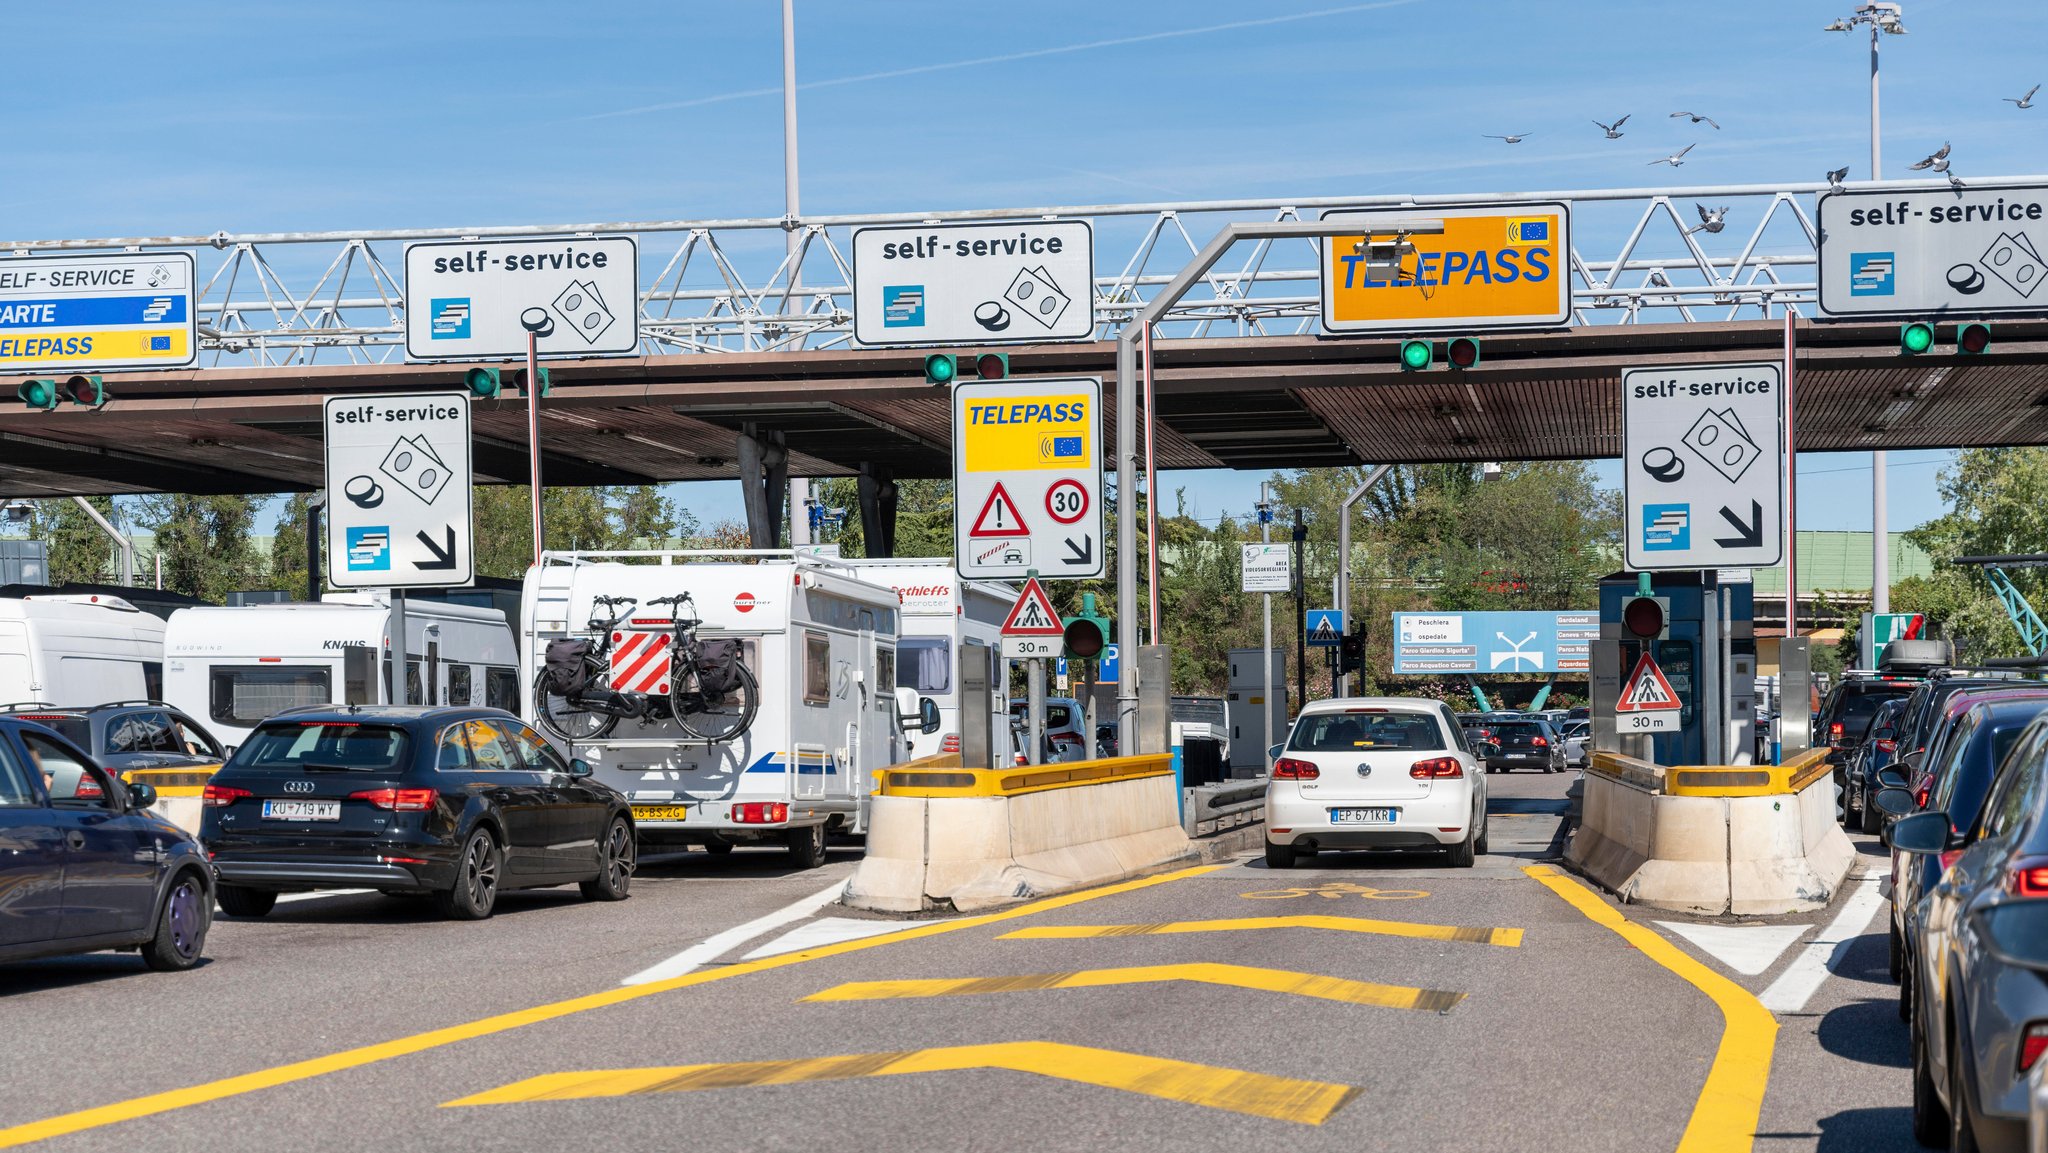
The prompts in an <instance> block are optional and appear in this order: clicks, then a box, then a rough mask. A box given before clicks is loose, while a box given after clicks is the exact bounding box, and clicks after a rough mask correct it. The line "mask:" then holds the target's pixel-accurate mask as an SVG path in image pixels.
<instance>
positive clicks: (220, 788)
mask: <svg viewBox="0 0 2048 1153" xmlns="http://www.w3.org/2000/svg"><path fill="white" fill-rule="evenodd" d="M255 795H256V794H254V793H252V792H250V791H249V790H247V789H238V788H236V787H234V786H233V785H208V786H206V792H205V793H204V794H203V795H202V796H201V798H200V803H201V804H203V805H205V806H206V807H207V808H209V809H218V808H221V807H222V806H224V805H232V804H234V803H235V802H236V801H245V800H248V799H249V798H250V797H253V796H255Z"/></svg>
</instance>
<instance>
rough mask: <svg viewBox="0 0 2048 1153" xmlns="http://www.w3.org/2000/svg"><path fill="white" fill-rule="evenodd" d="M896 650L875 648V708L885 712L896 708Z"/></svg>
mask: <svg viewBox="0 0 2048 1153" xmlns="http://www.w3.org/2000/svg"><path fill="white" fill-rule="evenodd" d="M895 697H896V650H895V649H893V648H891V647H889V646H888V645H876V646H875V707H876V708H878V709H880V710H882V711H883V712H887V711H889V710H890V709H893V708H895V707H896V700H895Z"/></svg>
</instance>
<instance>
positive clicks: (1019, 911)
mask: <svg viewBox="0 0 2048 1153" xmlns="http://www.w3.org/2000/svg"><path fill="white" fill-rule="evenodd" d="M1226 867H1227V866H1224V865H1201V866H1197V867H1195V868H1192V869H1181V870H1179V871H1177V872H1172V873H1162V874H1160V875H1158V876H1155V877H1141V878H1139V879H1138V880H1135V881H1123V882H1119V883H1118V884H1114V885H1105V886H1103V887H1102V888H1099V889H1087V890H1084V891H1082V892H1078V893H1066V894H1063V895H1061V896H1057V897H1047V898H1046V899H1045V900H1042V901H1033V902H1031V903H1030V904H1028V905H1019V906H1018V907H1016V908H1014V909H1005V910H1003V911H1001V912H997V913H984V914H982V915H980V916H977V917H961V918H957V919H954V920H950V921H934V922H929V923H927V924H922V925H913V926H911V927H909V928H907V929H904V930H903V931H902V932H899V933H887V934H884V935H882V936H879V937H868V938H865V939H863V940H858V941H841V942H838V943H835V944H831V945H820V946H818V947H817V948H815V949H804V950H801V951H799V952H795V953H784V954H781V955H779V956H774V957H763V958H761V959H760V960H758V961H741V962H739V963H737V964H733V965H726V966H724V967H722V968H718V969H700V970H698V971H696V972H694V973H686V974H684V975H682V976H679V977H671V978H669V979H667V980H664V981H650V982H648V983H647V984H645V985H624V986H620V987H618V988H613V989H607V990H605V991H603V992H600V993H591V994H588V995H586V996H582V997H571V998H569V999H568V1000H566V1001H555V1002H552V1003H550V1004H546V1005H537V1006H535V1007H533V1008H531V1009H521V1010H518V1011H516V1012H512V1013H499V1014H497V1015H495V1016H491V1017H485V1018H482V1019H481V1020H476V1021H470V1022H466V1023H464V1024H460V1025H449V1026H447V1027H445V1028H440V1029H430V1030H428V1031H427V1032H424V1033H415V1034H413V1035H412V1036H410V1037H400V1038H398V1039H396V1040H392V1041H384V1042H380V1043H378V1044H375V1045H364V1046H362V1047H360V1048H356V1049H347V1050H344V1051H342V1052H339V1053H331V1054H329V1055H327V1056H324V1057H314V1058H311V1059H308V1060H304V1061H294V1062H291V1063H290V1064H287V1065H278V1066H274V1067H272V1068H268V1069H259V1070H256V1071H254V1072H250V1073H243V1074H240V1075H237V1076H234V1077H224V1078H221V1079H220V1080H218V1081H208V1082H206V1083H204V1084H200V1085H193V1086H190V1087H189V1088H184V1089H171V1090H167V1091H165V1092H162V1093H151V1094H148V1095H147V1096H143V1097H133V1098H130V1099H128V1100H126V1101H116V1102H113V1103H112V1104H108V1105H97V1106H94V1107H93V1108H90V1109H80V1110H78V1111H77V1112H73V1113H60V1114H58V1115H57V1116H55V1117H46V1118H44V1119H42V1120H40V1121H29V1122H26V1123H24V1124H21V1125H14V1126H10V1127H8V1128H5V1129H0V1149H12V1148H14V1147H16V1146H18V1145H26V1144H28V1143H29V1142H31V1141H44V1140H47V1139H49V1138H51V1137H61V1136H64V1135H66V1134H70V1133H79V1132H83V1131H85V1130H87V1129H97V1128H100V1127H101V1126H104V1125H114V1124H118V1123H120V1122H122V1121H133V1120H135V1119H136V1118H138V1117H149V1116H154V1115H155V1114H158V1113H168V1112H171V1111H172V1110H175V1109H186V1108H190V1107H191V1106H194V1105H204V1104H206V1103H208V1102H211V1101H220V1100H223V1099H226V1098H229V1097H239V1096H241V1095H242V1094H244V1093H254V1092H256V1091H258V1090H261V1089H271V1088H275V1087H277V1086H279V1085H289V1084H291V1083H292V1082H295V1081H304V1080H307V1079H309V1078H313V1077H320V1076H324V1075H326V1074H328V1073H337V1072H340V1071H342V1070H344V1069H357V1068H361V1067H362V1066H364V1065H373V1064H376V1063H377V1062H379V1061H389V1060H391V1059H392V1058H394V1057H406V1056H410V1055H412V1054H414V1053H423V1052H426V1051H427V1050H429V1049H438V1048H441V1047H442V1046H444V1045H453V1044H455V1043H456V1042H458V1041H469V1040H473V1039H475V1038H478V1037H488V1036H490V1035H491V1034H494V1033H504V1032H507V1031H509V1030H512V1029H519V1028H523V1027H525V1026H527V1025H537V1024H540V1023H541V1022H544V1021H555V1020H559V1019H561V1018H563V1017H569V1016H574V1015H575V1014H578V1013H587V1012H589V1011H591V1010H593V1009H605V1008H610V1007H611V1006H613V1005H623V1004H625V1003H627V1002H629V1001H637V1000H639V999H640V998H642V997H651V996H654V995H655V994H657V993H666V992H669V991H670V990H673V989H686V988H689V987H691V986H693V985H708V984H711V983H712V982H714V981H725V980H730V979H731V978H734V977H743V976H746V975H748V974H750V973H760V972H765V971H767V970H770V969H780V968H783V967H785V966H789V965H796V964H801V963H803V962H805V961H816V960H821V959H823V958H826V957H837V956H841V955H843V954H846V953H855V952H859V951H861V950H863V949H873V948H876V947H878V946H881V945H889V944H894V943H896V942H898V941H914V940H918V939H921V938H924V937H936V936H938V935H939V934H941V933H952V932H957V931H959V930H961V929H972V928H976V927H979V926H982V925H992V924H996V923H998V922H1001V921H1010V920H1015V919H1016V918H1018V917H1029V916H1032V915H1034V914H1037V913H1044V912H1049V911H1051V910H1054V909H1064V908H1066V907H1067V906H1069V905H1078V904H1080V903H1082V902H1084V901H1092V900H1095V899H1096V898H1098V897H1109V896H1115V895H1116V894H1118V893H1128V892H1131V891H1133V890H1136V889H1145V888H1150V887H1151V886H1153V885H1163V884H1166V883H1168V882H1171V881H1179V880H1185V879H1187V878H1189V877H1199V876H1202V875H1204V874H1206V873H1213V872H1215V871H1217V870H1218V869H1222V868H1226Z"/></svg>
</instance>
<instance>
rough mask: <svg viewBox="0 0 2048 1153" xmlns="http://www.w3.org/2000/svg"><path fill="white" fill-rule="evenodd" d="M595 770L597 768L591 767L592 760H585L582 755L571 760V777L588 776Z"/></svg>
mask: <svg viewBox="0 0 2048 1153" xmlns="http://www.w3.org/2000/svg"><path fill="white" fill-rule="evenodd" d="M594 771H595V770H593V769H592V768H591V767H590V762H589V761H586V760H584V759H583V758H582V757H577V758H576V759H574V760H572V761H570V762H569V775H570V776H571V777H578V778H581V777H587V776H589V775H590V774H591V773H592V772H594Z"/></svg>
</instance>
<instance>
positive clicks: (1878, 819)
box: [1860, 797, 1884, 833]
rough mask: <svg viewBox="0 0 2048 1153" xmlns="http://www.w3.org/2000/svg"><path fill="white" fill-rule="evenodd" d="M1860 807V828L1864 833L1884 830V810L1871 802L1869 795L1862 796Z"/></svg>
mask: <svg viewBox="0 0 2048 1153" xmlns="http://www.w3.org/2000/svg"><path fill="white" fill-rule="evenodd" d="M1861 808H1862V810H1863V822H1862V824H1861V826H1860V827H1861V828H1862V830H1863V831H1864V832H1866V833H1882V832H1884V810H1882V809H1880V808H1878V807H1877V806H1876V805H1873V804H1871V803H1870V798H1869V797H1865V798H1863V804H1862V806H1861Z"/></svg>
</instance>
